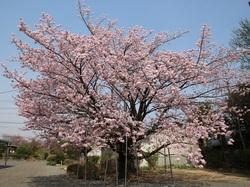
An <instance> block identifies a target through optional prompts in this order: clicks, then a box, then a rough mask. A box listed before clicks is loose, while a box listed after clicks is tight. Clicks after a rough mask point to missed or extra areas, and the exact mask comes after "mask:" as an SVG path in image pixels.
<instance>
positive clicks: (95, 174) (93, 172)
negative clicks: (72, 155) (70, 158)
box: [67, 162, 100, 180]
mask: <svg viewBox="0 0 250 187" xmlns="http://www.w3.org/2000/svg"><path fill="white" fill-rule="evenodd" d="M86 171H87V172H86V177H87V178H88V179H92V180H93V179H94V180H97V179H99V178H100V169H99V167H98V166H91V165H89V164H88V162H87V168H86ZM67 174H68V175H74V176H76V177H77V178H78V179H83V178H84V177H85V165H81V164H71V165H69V166H68V167H67Z"/></svg>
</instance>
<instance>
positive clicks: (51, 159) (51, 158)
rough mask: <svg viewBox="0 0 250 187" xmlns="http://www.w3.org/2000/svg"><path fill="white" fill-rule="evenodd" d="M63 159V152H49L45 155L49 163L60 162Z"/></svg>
mask: <svg viewBox="0 0 250 187" xmlns="http://www.w3.org/2000/svg"><path fill="white" fill-rule="evenodd" d="M63 161H64V155H63V153H60V154H51V155H49V156H48V157H47V163H49V164H51V163H52V164H54V163H55V164H61V162H63Z"/></svg>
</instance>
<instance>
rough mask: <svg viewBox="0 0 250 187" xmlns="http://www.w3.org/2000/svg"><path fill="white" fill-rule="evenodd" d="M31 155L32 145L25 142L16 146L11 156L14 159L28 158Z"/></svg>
mask: <svg viewBox="0 0 250 187" xmlns="http://www.w3.org/2000/svg"><path fill="white" fill-rule="evenodd" d="M31 155H32V147H31V145H30V144H28V143H25V144H22V145H20V146H19V147H18V148H17V150H16V153H15V155H13V156H14V158H16V159H28V158H30V157H31Z"/></svg>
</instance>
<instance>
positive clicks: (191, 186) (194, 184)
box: [0, 160, 250, 187]
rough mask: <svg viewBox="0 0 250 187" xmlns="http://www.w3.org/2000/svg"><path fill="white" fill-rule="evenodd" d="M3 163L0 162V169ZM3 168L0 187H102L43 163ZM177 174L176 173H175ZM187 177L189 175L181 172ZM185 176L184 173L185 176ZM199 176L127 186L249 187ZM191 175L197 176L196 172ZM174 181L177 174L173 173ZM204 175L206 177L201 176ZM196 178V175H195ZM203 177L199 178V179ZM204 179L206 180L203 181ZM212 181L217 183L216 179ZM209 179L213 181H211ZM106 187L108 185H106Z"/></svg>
mask: <svg viewBox="0 0 250 187" xmlns="http://www.w3.org/2000/svg"><path fill="white" fill-rule="evenodd" d="M3 163H4V162H3V161H2V160H0V166H1V165H2V164H3ZM8 166H9V167H7V168H3V167H0V187H80V186H81V187H104V186H105V185H103V184H100V182H92V184H87V185H85V184H84V181H83V180H76V179H75V180H74V179H71V178H68V177H67V176H66V175H65V170H63V168H62V167H61V166H47V165H46V163H45V162H44V161H13V160H10V161H9V162H8ZM179 172H180V171H179ZM183 172H184V175H185V176H190V175H191V174H190V172H191V171H186V170H185V171H181V173H182V174H183ZM185 172H187V173H185ZM202 172H203V171H201V172H199V174H200V176H201V178H200V179H199V178H196V180H193V179H192V180H190V178H189V177H187V178H184V180H182V181H179V182H175V181H172V182H169V184H159V183H157V184H156V183H154V184H150V183H147V184H142V183H140V184H139V185H136V184H129V187H208V186H211V187H213V186H214V187H250V178H248V177H237V176H231V177H229V176H226V175H225V176H224V175H221V174H217V173H216V172H210V173H211V174H209V175H208V174H207V173H209V172H206V171H204V173H202ZM194 173H197V171H196V172H195V171H194ZM175 174H176V178H178V176H177V174H178V172H177V171H175ZM205 174H206V175H205ZM196 175H197V174H196ZM202 176H203V177H202ZM204 176H206V177H207V178H205V179H204ZM208 176H210V179H209V177H208ZM216 177H217V178H218V179H220V180H218V179H216ZM211 179H216V180H215V181H213V180H211ZM121 186H122V185H121ZM107 187H108V185H107Z"/></svg>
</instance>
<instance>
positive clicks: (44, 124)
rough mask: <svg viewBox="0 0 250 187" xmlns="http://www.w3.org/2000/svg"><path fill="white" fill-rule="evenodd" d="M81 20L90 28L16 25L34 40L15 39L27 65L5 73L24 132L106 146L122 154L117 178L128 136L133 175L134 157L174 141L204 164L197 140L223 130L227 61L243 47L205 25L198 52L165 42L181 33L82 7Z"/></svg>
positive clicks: (230, 81) (230, 77) (231, 77)
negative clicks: (95, 17) (99, 19)
mask: <svg viewBox="0 0 250 187" xmlns="http://www.w3.org/2000/svg"><path fill="white" fill-rule="evenodd" d="M81 16H82V19H83V21H84V23H85V25H86V26H87V28H88V30H89V31H90V33H89V34H83V35H82V34H76V33H72V32H69V31H66V30H64V29H63V28H62V27H61V26H58V25H56V24H55V23H54V21H53V18H52V17H51V16H49V15H47V14H43V15H42V18H41V20H40V23H39V24H38V25H37V26H36V27H35V29H34V30H33V29H31V28H29V27H28V26H27V25H26V24H25V22H24V21H22V20H21V21H20V24H19V29H20V31H21V32H23V33H24V34H25V35H26V36H27V37H28V38H29V39H31V40H32V41H33V42H34V43H35V46H34V45H30V44H28V43H26V42H24V41H23V40H20V39H18V38H15V37H14V39H13V43H14V44H15V45H16V46H17V48H18V50H19V57H18V62H19V63H20V64H21V69H17V70H15V71H11V70H9V69H8V68H6V71H5V75H6V77H8V78H10V79H11V80H12V81H13V86H14V87H15V88H17V89H18V90H19V94H18V96H17V106H18V107H19V112H20V115H21V116H23V117H25V118H26V119H27V121H26V123H27V124H26V125H27V128H29V129H32V130H37V131H39V132H40V133H41V135H43V136H44V137H46V138H56V139H57V140H63V141H64V142H66V143H67V144H73V145H74V146H77V147H79V148H82V149H84V150H85V151H87V152H88V151H90V150H91V149H93V148H94V147H97V146H104V147H105V146H108V147H110V148H111V149H113V150H114V151H116V152H117V153H118V154H119V158H118V163H119V176H120V177H123V174H124V161H125V149H126V142H125V139H127V146H128V153H127V156H128V162H129V165H128V167H129V169H130V170H131V171H133V170H134V169H135V166H134V164H133V163H134V162H133V160H134V159H135V158H136V156H138V159H143V158H145V157H149V156H151V155H153V154H155V153H156V152H158V151H159V150H161V149H162V148H164V147H165V146H168V145H176V146H181V147H187V148H188V149H187V158H188V159H189V161H190V162H191V163H192V164H194V165H196V166H201V165H203V164H204V163H205V161H204V160H203V159H202V155H201V153H200V150H199V149H193V148H192V146H193V145H197V143H198V140H199V139H204V138H208V137H211V135H213V136H215V137H216V136H217V135H218V134H223V133H226V131H227V126H226V125H225V123H224V118H223V111H224V109H225V107H224V106H226V105H225V104H224V102H223V99H224V97H225V96H226V90H227V88H228V87H229V86H234V85H235V84H236V83H237V81H236V74H235V72H234V71H233V69H232V66H230V63H231V62H233V61H235V60H237V59H239V57H240V52H238V51H231V50H228V49H224V48H219V47H217V46H216V45H214V44H212V43H210V39H209V38H210V31H209V28H208V27H207V26H204V27H203V28H202V30H201V36H200V39H199V40H198V42H197V44H196V45H197V48H196V49H190V50H186V51H182V52H175V51H171V50H166V49H165V48H164V45H165V44H167V43H169V42H172V41H173V40H175V39H177V38H179V37H181V36H182V35H183V34H184V33H174V34H170V33H158V34H155V33H152V32H151V31H147V30H145V29H143V28H141V27H134V28H131V29H129V30H124V29H121V28H118V27H117V26H116V25H115V24H113V23H112V22H107V23H105V24H103V23H97V24H95V23H94V22H93V21H91V20H90V19H89V11H88V10H86V9H84V10H83V11H82V10H81ZM30 72H32V73H33V74H30ZM31 77H32V78H31ZM202 103H209V104H210V106H212V107H211V110H210V111H209V112H208V113H207V115H203V116H202V120H201V116H200V115H196V114H197V111H198V110H199V107H200V105H201V104H202ZM149 139H154V140H153V141H154V142H155V144H154V146H153V148H152V151H151V152H150V154H148V153H147V154H144V151H143V149H142V146H141V144H142V142H145V140H149ZM65 145H66V144H65Z"/></svg>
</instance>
